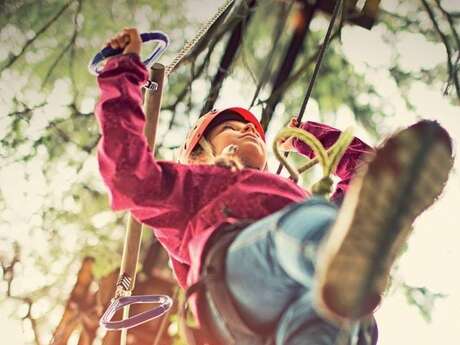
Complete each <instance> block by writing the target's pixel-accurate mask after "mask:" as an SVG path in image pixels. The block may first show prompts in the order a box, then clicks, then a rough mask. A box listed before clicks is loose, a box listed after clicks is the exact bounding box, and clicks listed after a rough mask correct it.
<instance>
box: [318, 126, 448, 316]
mask: <svg viewBox="0 0 460 345" xmlns="http://www.w3.org/2000/svg"><path fill="white" fill-rule="evenodd" d="M452 165H453V159H452V145H451V141H450V138H449V135H448V134H447V132H446V131H445V130H444V129H443V128H442V127H440V126H439V125H438V124H437V123H436V122H433V121H422V122H419V123H417V124H416V125H414V126H412V127H410V128H408V129H405V130H403V131H401V132H400V133H398V134H397V135H395V136H393V137H391V138H390V139H388V140H387V141H386V142H385V144H384V145H383V146H382V147H381V148H380V149H378V150H377V153H376V155H375V157H374V158H373V160H372V161H371V162H370V163H369V164H368V165H367V166H366V167H365V168H363V169H362V170H361V171H360V172H358V173H357V176H356V178H355V179H354V180H353V182H352V184H351V186H350V189H349V191H348V192H347V194H346V196H345V199H344V202H343V205H342V207H341V210H340V213H339V216H338V217H337V221H336V223H335V224H334V225H333V226H332V228H331V231H330V233H329V236H328V238H327V239H326V240H325V241H324V242H323V245H322V248H320V252H319V255H318V264H317V266H318V267H317V269H316V270H317V272H316V286H315V288H314V289H315V291H314V293H315V302H316V306H317V308H318V310H319V311H320V312H322V313H323V314H324V315H325V316H326V317H327V318H329V319H331V320H332V321H336V322H339V323H341V322H343V321H344V320H355V319H359V318H362V317H364V316H367V315H369V314H370V313H372V311H373V310H374V309H375V308H376V307H377V306H378V305H379V303H380V301H381V295H382V294H383V292H384V290H385V288H386V286H387V282H388V277H389V274H390V269H391V266H392V264H393V262H394V260H395V259H396V257H397V255H398V254H399V252H400V250H401V249H402V247H403V246H404V244H405V243H406V240H407V238H408V237H409V235H410V233H411V231H412V223H413V221H414V220H415V218H416V217H417V216H418V215H419V214H420V213H422V212H423V211H424V210H425V209H426V208H428V207H429V206H430V205H431V204H433V202H434V201H435V200H436V199H437V197H438V196H439V195H440V194H441V192H442V190H443V188H444V185H445V183H446V181H447V179H448V175H449V171H450V169H451V167H452Z"/></svg>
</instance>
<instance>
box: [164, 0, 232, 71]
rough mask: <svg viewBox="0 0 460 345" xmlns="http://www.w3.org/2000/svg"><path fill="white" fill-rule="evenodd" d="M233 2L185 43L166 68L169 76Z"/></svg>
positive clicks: (223, 6)
mask: <svg viewBox="0 0 460 345" xmlns="http://www.w3.org/2000/svg"><path fill="white" fill-rule="evenodd" d="M233 2H234V0H227V2H226V3H225V4H224V5H222V6H221V7H220V8H219V9H218V10H217V13H216V14H215V15H214V16H213V17H212V18H210V19H209V20H208V21H207V22H206V23H204V24H203V25H202V26H201V27H200V29H199V30H198V32H197V33H196V35H195V36H194V37H193V38H192V39H191V40H190V41H188V42H186V43H185V45H184V47H183V48H182V49H181V50H180V51H179V53H177V55H176V56H175V57H174V59H173V61H172V62H171V63H170V64H169V65H168V66H166V68H165V74H166V75H169V74H170V73H171V72H172V71H174V69H175V68H176V66H177V64H178V63H179V62H180V61H182V59H183V58H184V57H185V56H186V55H187V54H188V53H189V52H190V50H191V49H192V48H193V47H194V46H195V45H196V44H197V43H198V42H199V41H200V40H201V38H203V36H204V35H205V34H206V32H208V30H209V28H210V27H211V26H212V25H213V24H214V23H215V22H216V21H217V19H219V18H220V16H221V15H222V14H223V13H224V12H225V11H227V9H228V8H229V7H230V5H232V4H233Z"/></svg>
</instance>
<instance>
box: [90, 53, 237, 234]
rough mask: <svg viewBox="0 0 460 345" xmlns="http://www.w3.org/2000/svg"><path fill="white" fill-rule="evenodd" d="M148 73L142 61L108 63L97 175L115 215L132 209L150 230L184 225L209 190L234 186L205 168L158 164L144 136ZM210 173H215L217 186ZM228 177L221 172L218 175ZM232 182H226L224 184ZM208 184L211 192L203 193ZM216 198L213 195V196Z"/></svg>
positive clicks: (99, 111) (99, 109) (127, 58)
mask: <svg viewBox="0 0 460 345" xmlns="http://www.w3.org/2000/svg"><path fill="white" fill-rule="evenodd" d="M146 78H147V71H146V69H145V67H144V65H143V64H142V63H141V61H140V59H139V57H138V56H137V55H134V54H130V55H122V56H119V57H114V58H112V59H110V60H108V62H107V64H106V66H105V67H104V69H103V71H102V72H101V73H100V75H99V76H98V85H99V88H100V99H99V101H98V103H97V105H96V111H95V114H96V117H97V120H98V123H99V126H100V131H101V134H102V135H101V141H100V143H99V146H98V153H97V155H98V163H99V170H100V173H101V175H102V178H103V180H104V183H105V184H106V186H107V187H108V190H109V198H110V204H111V207H112V209H113V210H130V211H131V212H132V213H133V214H134V216H135V217H136V218H137V219H139V220H140V221H144V220H149V225H152V226H162V224H163V225H164V224H165V223H166V222H168V224H169V225H170V226H178V225H179V223H177V224H171V222H172V221H173V220H174V221H175V222H186V220H187V218H188V217H187V215H190V214H192V213H193V212H194V210H196V209H197V207H200V204H201V203H202V202H205V201H206V200H204V199H203V194H204V193H208V192H209V190H207V189H212V188H214V189H216V190H215V191H213V192H215V193H218V192H219V191H218V190H217V189H219V188H224V187H225V185H227V184H228V182H231V179H229V178H228V177H226V176H220V177H219V176H217V175H218V174H216V173H215V172H214V171H210V170H212V169H211V168H209V167H207V166H198V165H197V166H190V165H182V164H177V163H174V162H168V161H156V160H154V158H153V156H152V152H151V150H150V148H149V147H148V144H147V141H146V138H145V137H144V134H143V129H144V123H145V118H144V113H143V110H142V107H141V102H142V95H141V91H140V88H141V85H142V84H143V82H144V81H145V80H146ZM210 174H215V175H214V176H216V177H215V178H214V179H213V181H212V182H213V183H210V182H209V176H210ZM222 174H225V171H224V172H222V171H221V172H220V175H222ZM224 180H225V181H228V182H227V183H224ZM203 185H206V186H208V188H199V186H203ZM213 195H215V194H213Z"/></svg>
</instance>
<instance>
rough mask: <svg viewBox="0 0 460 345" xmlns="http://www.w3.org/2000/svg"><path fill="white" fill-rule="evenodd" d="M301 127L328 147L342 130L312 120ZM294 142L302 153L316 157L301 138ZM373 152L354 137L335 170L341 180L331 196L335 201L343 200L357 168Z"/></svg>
mask: <svg viewBox="0 0 460 345" xmlns="http://www.w3.org/2000/svg"><path fill="white" fill-rule="evenodd" d="M300 128H302V129H304V130H306V131H307V132H310V133H311V134H313V135H314V136H315V137H316V138H317V139H318V140H319V141H320V142H321V144H322V145H323V146H324V147H325V148H326V149H328V148H329V147H331V146H332V145H333V144H334V143H335V142H336V140H337V139H338V138H339V136H340V134H341V131H340V130H338V129H336V128H334V127H331V126H327V125H325V124H321V123H317V122H312V121H307V122H304V123H302V124H301V125H300ZM293 144H294V147H295V148H296V149H297V151H298V152H299V153H300V154H303V155H305V156H307V157H309V158H313V157H314V155H315V154H314V152H313V151H312V149H311V148H310V147H309V146H308V145H307V144H305V143H304V142H302V141H301V140H298V139H294V142H293ZM371 152H373V149H372V148H371V147H370V146H368V145H367V144H366V143H364V142H363V141H361V140H360V139H358V138H356V137H355V138H353V141H352V142H351V144H350V145H349V146H348V148H347V150H346V151H345V154H344V155H343V157H342V159H341V160H340V162H339V164H338V165H337V169H336V171H335V172H334V174H335V175H336V176H338V177H339V178H340V181H339V183H338V184H337V187H336V190H335V192H334V194H333V195H332V197H331V199H332V200H333V201H335V202H341V200H342V199H343V196H344V194H345V192H346V191H347V189H348V185H349V183H350V181H351V179H352V177H353V175H354V174H355V172H356V170H357V168H358V167H359V166H360V165H361V164H362V163H363V159H364V157H365V156H366V155H367V154H369V153H371Z"/></svg>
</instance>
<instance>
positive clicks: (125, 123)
mask: <svg viewBox="0 0 460 345" xmlns="http://www.w3.org/2000/svg"><path fill="white" fill-rule="evenodd" d="M146 78H147V71H146V69H145V67H144V65H143V64H142V63H141V61H140V59H139V57H138V56H137V55H133V54H130V55H122V56H119V57H116V58H112V59H110V60H109V61H108V62H107V64H106V66H105V67H104V70H103V71H102V73H101V74H100V75H99V77H98V84H99V87H100V92H101V95H100V100H99V102H98V104H97V106H96V116H97V119H98V122H99V126H100V130H101V134H102V138H101V141H100V143H99V147H98V161H99V168H100V173H101V175H102V178H103V180H104V182H105V184H106V185H107V187H108V190H109V196H110V205H111V207H112V209H113V210H129V211H130V212H131V214H132V215H133V216H134V217H135V218H136V219H137V220H138V221H140V222H142V223H145V224H147V225H149V226H150V227H152V228H153V229H154V232H155V235H156V237H157V238H158V240H159V241H160V242H161V243H162V245H163V246H164V247H165V248H166V250H167V251H168V253H169V255H170V257H171V261H172V266H173V269H174V273H175V275H176V277H177V280H178V282H179V284H180V285H181V286H182V287H183V288H185V287H187V286H189V285H190V284H192V283H194V282H195V281H196V280H197V279H198V274H199V270H200V263H201V256H202V253H203V249H204V246H205V243H206V241H207V240H208V238H209V237H210V236H211V234H212V233H213V232H214V231H215V230H216V229H218V228H219V227H220V226H222V225H225V224H233V223H235V222H237V221H238V220H241V219H260V218H263V217H265V216H268V215H270V214H272V213H274V212H276V211H278V210H279V209H281V208H283V207H285V206H286V205H288V204H290V203H293V202H300V201H302V200H304V199H305V198H308V197H309V196H310V194H309V193H308V192H306V191H305V190H303V189H302V188H301V187H299V186H298V185H297V184H295V183H294V182H292V181H291V180H289V179H286V178H284V177H280V176H278V175H275V174H272V173H269V172H266V171H259V170H255V169H243V170H242V171H238V172H231V171H230V170H228V169H226V168H221V167H217V166H213V165H184V164H179V163H175V162H170V161H160V160H155V159H154V158H153V156H152V152H151V151H150V149H149V148H148V145H147V142H146V139H145V137H144V135H143V128H144V114H143V111H142V106H141V104H142V95H141V89H140V88H141V85H142V84H143V83H144V82H145V81H146ZM302 128H303V129H306V130H307V131H309V132H311V133H313V134H314V135H315V136H316V137H317V138H318V139H319V140H320V141H321V142H322V143H323V144H324V145H325V146H326V147H329V146H330V145H332V144H333V143H334V141H335V140H336V139H337V137H338V135H339V134H340V132H339V131H338V130H337V129H334V128H332V127H329V126H325V125H322V124H319V123H314V122H307V123H304V124H302ZM295 147H296V148H297V149H298V150H299V152H300V153H302V154H304V155H307V156H310V157H311V156H312V155H313V154H312V152H311V150H310V149H309V148H308V147H307V146H306V145H304V144H303V143H300V142H295ZM369 150H370V148H369V147H368V146H367V145H366V144H364V143H363V142H362V141H360V140H359V139H357V138H355V139H354V140H353V142H352V145H351V146H350V147H349V149H348V150H347V152H346V154H345V155H344V157H343V158H342V160H341V161H340V163H339V165H338V168H337V171H336V175H337V176H339V177H340V179H341V182H340V183H339V184H338V187H337V190H336V192H335V194H334V196H333V199H337V198H341V196H342V195H343V193H344V191H345V190H346V188H347V185H348V182H349V180H350V178H351V176H352V174H353V172H354V170H355V168H356V165H357V164H358V162H359V157H360V156H361V155H362V154H363V153H365V152H368V151H369Z"/></svg>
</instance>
